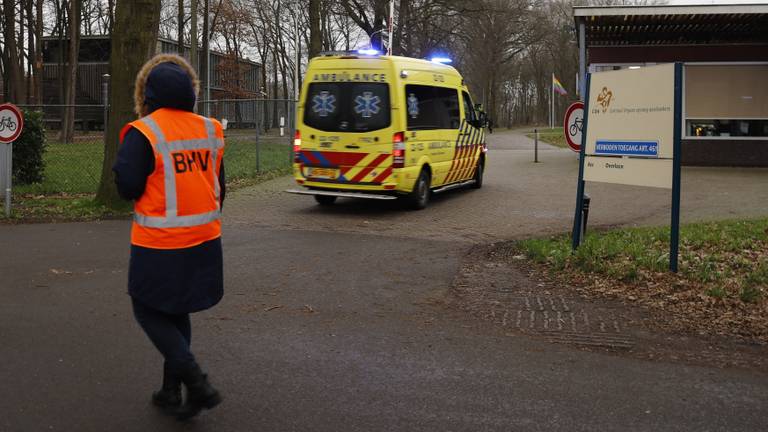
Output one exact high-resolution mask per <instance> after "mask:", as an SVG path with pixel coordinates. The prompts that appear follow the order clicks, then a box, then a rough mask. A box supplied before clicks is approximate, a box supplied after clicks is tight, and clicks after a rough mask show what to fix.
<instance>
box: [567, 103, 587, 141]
mask: <svg viewBox="0 0 768 432" xmlns="http://www.w3.org/2000/svg"><path fill="white" fill-rule="evenodd" d="M583 124H584V102H581V101H578V102H574V103H572V104H571V106H569V107H568V109H567V110H566V111H565V119H564V120H563V129H564V130H563V135H565V140H566V141H567V142H568V147H570V148H571V150H573V151H575V152H577V153H578V152H579V151H580V150H581V130H582V128H583Z"/></svg>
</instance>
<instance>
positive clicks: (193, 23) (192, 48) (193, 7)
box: [189, 0, 200, 76]
mask: <svg viewBox="0 0 768 432" xmlns="http://www.w3.org/2000/svg"><path fill="white" fill-rule="evenodd" d="M189 14H190V15H189V17H190V28H189V62H190V63H191V64H192V67H193V68H195V70H196V71H197V76H200V62H199V59H198V58H197V57H198V56H197V54H198V53H197V0H192V2H191V3H190V5H189Z"/></svg>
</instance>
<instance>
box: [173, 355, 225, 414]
mask: <svg viewBox="0 0 768 432" xmlns="http://www.w3.org/2000/svg"><path fill="white" fill-rule="evenodd" d="M181 381H182V382H183V383H184V385H185V386H186V387H187V400H186V401H184V405H182V406H181V408H179V409H178V410H177V411H176V418H177V419H179V420H187V419H190V418H192V417H194V416H196V415H197V414H199V413H200V411H202V410H203V409H211V408H213V407H215V406H216V405H218V404H220V403H221V395H220V394H219V392H218V390H216V389H215V388H213V386H211V384H210V383H208V375H205V374H204V373H203V371H201V370H200V366H198V365H197V363H192V364H191V365H190V366H189V367H188V368H186V369H185V370H184V371H183V372H182V373H181Z"/></svg>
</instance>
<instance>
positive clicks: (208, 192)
mask: <svg viewBox="0 0 768 432" xmlns="http://www.w3.org/2000/svg"><path fill="white" fill-rule="evenodd" d="M131 127H134V128H136V129H137V130H138V131H139V132H141V133H142V134H144V136H145V137H147V139H148V140H149V143H150V144H151V145H152V151H153V152H154V157H155V170H154V171H153V172H152V174H150V175H149V177H147V185H146V187H145V188H144V194H143V195H142V196H141V197H140V198H139V199H138V200H137V201H136V202H135V203H134V207H133V209H134V214H133V227H132V229H131V243H132V244H134V245H137V246H144V247H148V248H154V249H180V248H186V247H191V246H195V245H198V244H201V243H203V242H206V241H208V240H213V239H215V238H218V237H220V236H221V221H220V220H219V217H220V215H221V209H220V207H219V193H220V185H219V173H220V171H221V160H222V157H223V156H224V132H223V129H222V127H221V124H220V123H219V122H218V121H216V120H214V119H209V118H207V117H203V116H199V115H197V114H194V113H191V112H188V111H182V110H176V109H170V108H161V109H158V110H156V111H154V112H153V113H152V114H150V115H148V116H146V117H142V118H140V119H139V120H136V121H134V122H131V123H129V124H128V125H126V126H125V128H123V131H122V133H121V135H120V141H121V142H122V140H123V137H124V136H125V133H126V132H127V131H128V130H129V129H130V128H131Z"/></svg>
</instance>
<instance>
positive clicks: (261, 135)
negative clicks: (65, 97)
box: [13, 99, 295, 202]
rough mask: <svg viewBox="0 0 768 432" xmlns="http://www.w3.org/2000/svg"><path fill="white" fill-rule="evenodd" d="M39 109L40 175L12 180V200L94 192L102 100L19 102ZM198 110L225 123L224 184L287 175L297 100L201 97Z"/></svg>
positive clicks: (104, 112) (103, 114) (101, 133)
mask: <svg viewBox="0 0 768 432" xmlns="http://www.w3.org/2000/svg"><path fill="white" fill-rule="evenodd" d="M20 108H23V109H25V110H34V111H42V112H43V121H44V125H45V131H46V132H45V135H46V140H47V145H46V148H45V153H44V155H43V161H44V172H43V180H42V182H39V183H34V184H14V185H13V195H14V202H20V201H23V200H24V199H30V198H33V197H39V196H48V195H92V194H95V193H96V190H97V188H98V186H99V181H100V179H101V170H102V164H103V160H104V139H105V138H104V137H105V134H104V124H105V119H106V116H107V110H106V109H105V108H106V107H105V106H104V105H74V106H67V105H36V106H32V105H26V106H25V105H20ZM68 108H71V109H74V118H75V135H74V139H73V140H72V141H71V142H64V141H62V139H61V137H60V131H61V126H62V119H63V118H64V111H65V110H66V109H68ZM197 109H198V112H199V113H200V114H203V115H207V116H209V117H213V118H216V119H218V120H219V121H221V122H222V124H225V125H226V130H225V137H226V143H227V148H226V151H225V156H224V161H225V164H226V172H227V183H228V186H229V187H230V188H232V189H236V188H238V187H243V186H247V185H250V184H254V183H256V182H258V181H259V180H260V179H263V178H265V176H274V175H279V174H288V173H289V172H290V168H291V163H292V159H293V154H292V152H293V146H292V140H293V131H294V129H295V128H294V121H295V111H294V109H295V102H294V101H292V100H264V99H258V100H257V99H232V100H211V101H201V102H199V103H198V106H197Z"/></svg>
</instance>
